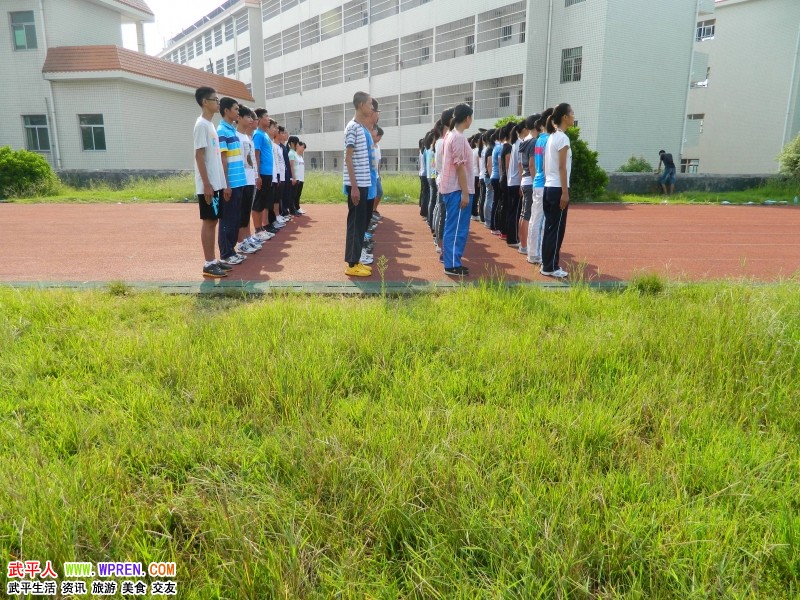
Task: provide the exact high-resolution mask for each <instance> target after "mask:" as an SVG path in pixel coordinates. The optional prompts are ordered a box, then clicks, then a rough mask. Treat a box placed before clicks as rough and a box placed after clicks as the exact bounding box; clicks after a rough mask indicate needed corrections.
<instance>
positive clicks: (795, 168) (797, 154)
mask: <svg viewBox="0 0 800 600" xmlns="http://www.w3.org/2000/svg"><path fill="white" fill-rule="evenodd" d="M778 161H779V162H780V164H781V173H783V174H784V175H788V176H789V177H792V178H793V179H796V180H797V181H800V135H798V136H797V137H796V138H794V139H793V140H792V141H791V142H789V143H788V144H786V145H785V146H784V147H783V150H781V153H780V154H779V155H778Z"/></svg>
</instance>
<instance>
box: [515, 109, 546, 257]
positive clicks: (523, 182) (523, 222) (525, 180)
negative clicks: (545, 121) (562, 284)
mask: <svg viewBox="0 0 800 600" xmlns="http://www.w3.org/2000/svg"><path fill="white" fill-rule="evenodd" d="M541 116H542V115H540V114H539V113H536V114H535V115H531V116H529V117H528V118H527V119H525V127H526V128H527V131H528V135H527V136H525V139H523V140H522V142H521V143H520V145H519V163H520V166H521V168H522V178H521V179H520V188H521V189H522V210H521V214H520V219H519V253H520V254H525V255H527V254H528V223H529V222H530V220H531V206H532V205H533V175H531V171H535V168H534V157H533V153H534V148H535V146H536V138H537V137H538V135H539V132H538V131H537V129H536V121H538V120H539V119H540V118H541Z"/></svg>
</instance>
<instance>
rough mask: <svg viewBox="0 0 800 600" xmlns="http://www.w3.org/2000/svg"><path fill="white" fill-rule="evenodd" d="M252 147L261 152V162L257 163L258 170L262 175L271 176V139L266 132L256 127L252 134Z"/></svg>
mask: <svg viewBox="0 0 800 600" xmlns="http://www.w3.org/2000/svg"><path fill="white" fill-rule="evenodd" d="M253 147H254V148H255V149H256V150H258V151H259V152H260V153H261V162H260V163H259V165H258V170H259V172H260V173H261V174H262V175H269V176H270V177H272V140H270V139H269V137H268V136H267V134H266V133H264V132H263V131H261V130H260V129H256V132H255V133H254V134H253Z"/></svg>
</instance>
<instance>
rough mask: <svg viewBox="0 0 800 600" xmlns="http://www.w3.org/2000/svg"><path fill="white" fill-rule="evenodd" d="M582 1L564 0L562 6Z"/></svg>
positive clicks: (581, 0)
mask: <svg viewBox="0 0 800 600" xmlns="http://www.w3.org/2000/svg"><path fill="white" fill-rule="evenodd" d="M583 1H584V0H564V6H572V5H573V4H578V3H579V2H583Z"/></svg>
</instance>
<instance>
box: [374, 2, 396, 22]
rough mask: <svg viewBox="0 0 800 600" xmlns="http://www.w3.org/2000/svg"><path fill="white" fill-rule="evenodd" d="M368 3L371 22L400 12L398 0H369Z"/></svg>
mask: <svg viewBox="0 0 800 600" xmlns="http://www.w3.org/2000/svg"><path fill="white" fill-rule="evenodd" d="M369 5H370V6H369V14H370V18H371V19H372V22H373V23H374V22H375V21H380V20H381V19H385V18H387V17H391V16H392V15H396V14H397V13H398V12H400V5H399V4H398V0H370V3H369Z"/></svg>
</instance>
